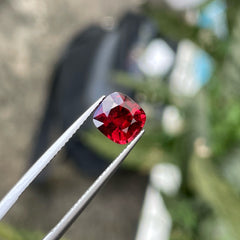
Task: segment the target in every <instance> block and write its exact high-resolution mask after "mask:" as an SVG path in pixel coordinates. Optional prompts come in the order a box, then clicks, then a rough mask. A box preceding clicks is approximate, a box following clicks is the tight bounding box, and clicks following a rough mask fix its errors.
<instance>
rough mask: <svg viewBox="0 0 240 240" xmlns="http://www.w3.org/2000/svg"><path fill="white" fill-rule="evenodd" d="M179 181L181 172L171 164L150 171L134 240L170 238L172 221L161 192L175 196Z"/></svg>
mask: <svg viewBox="0 0 240 240" xmlns="http://www.w3.org/2000/svg"><path fill="white" fill-rule="evenodd" d="M181 180H182V177H181V172H180V170H179V168H178V167H177V166H175V165H173V164H170V163H161V164H158V165H156V166H155V167H154V168H153V169H152V171H151V174H150V184H149V185H148V187H147V190H146V194H145V199H144V203H143V209H142V215H141V219H140V222H139V226H138V231H137V235H136V238H135V240H168V239H169V238H170V233H171V227H172V219H171V216H170V214H169V213H168V210H167V208H166V206H165V204H164V201H163V198H162V197H161V192H163V193H165V194H167V195H169V196H173V195H175V194H176V193H177V191H178V190H179V188H180V185H181Z"/></svg>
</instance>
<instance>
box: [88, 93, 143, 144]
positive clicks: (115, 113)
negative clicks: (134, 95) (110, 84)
mask: <svg viewBox="0 0 240 240" xmlns="http://www.w3.org/2000/svg"><path fill="white" fill-rule="evenodd" d="M145 121H146V114H145V112H144V111H143V110H142V108H141V107H140V106H139V105H138V104H137V103H136V102H134V101H133V100H132V99H131V98H130V97H128V96H126V95H124V94H122V93H119V92H114V93H112V94H110V95H108V96H107V97H106V98H105V99H104V100H103V101H102V103H101V104H100V105H99V106H98V108H97V109H96V111H95V113H94V115H93V122H94V124H95V126H96V127H97V128H98V129H99V130H100V131H101V132H102V133H103V134H104V135H105V136H107V137H108V138H109V139H111V140H112V141H113V142H115V143H119V144H126V143H129V142H131V141H132V140H133V139H134V138H135V137H136V136H137V135H138V133H139V132H140V131H141V130H142V128H143V126H144V124H145Z"/></svg>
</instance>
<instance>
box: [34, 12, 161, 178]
mask: <svg viewBox="0 0 240 240" xmlns="http://www.w3.org/2000/svg"><path fill="white" fill-rule="evenodd" d="M142 28H145V29H147V31H146V33H145V35H144V36H145V38H146V39H147V41H148V40H149V41H150V40H151V39H152V38H154V37H155V36H156V34H157V31H156V28H155V25H154V24H153V23H152V22H151V21H150V20H149V19H148V18H146V17H144V16H142V15H137V14H133V13H128V14H126V15H125V16H124V17H123V18H122V20H121V21H120V23H119V25H118V27H117V28H115V29H114V30H112V31H107V30H104V29H102V28H101V27H99V26H90V27H88V28H87V29H85V30H84V31H82V32H81V33H79V34H77V36H76V37H75V38H74V39H73V40H72V41H71V42H70V43H69V45H68V47H67V49H66V50H65V52H64V54H63V55H62V57H61V58H60V60H59V61H58V63H57V64H56V66H55V69H54V71H53V75H52V79H51V82H50V85H51V86H50V93H49V97H48V99H47V103H46V108H45V111H44V115H43V118H42V122H41V125H40V127H39V129H38V133H37V135H36V141H35V145H34V148H33V152H32V155H31V159H30V160H31V163H33V162H35V161H36V159H38V158H39V157H40V156H41V154H42V153H43V152H44V151H45V150H46V149H47V148H48V147H49V144H50V142H49V141H50V136H51V133H52V132H53V131H54V130H58V132H60V133H62V132H63V131H64V130H66V129H67V128H68V127H69V126H70V125H71V124H72V123H73V122H74V121H75V120H76V119H77V118H78V117H79V115H80V114H82V113H83V111H84V110H86V109H87V108H88V107H89V106H90V105H91V104H92V103H93V102H95V101H96V99H98V98H99V97H100V96H102V95H104V94H105V95H107V94H110V93H112V92H114V91H120V92H124V93H126V94H127V95H129V96H132V95H133V94H134V92H133V91H132V90H131V89H126V88H124V87H123V86H121V85H118V84H116V83H115V82H114V81H113V79H112V77H113V76H112V73H113V71H115V70H118V71H119V70H120V71H128V72H129V66H128V61H127V58H128V55H129V52H130V50H131V49H132V48H133V47H134V45H135V44H136V43H137V42H138V41H139V32H140V30H141V29H142ZM147 34H148V35H147ZM89 127H90V126H88V125H86V124H85V128H89ZM65 150H66V153H67V157H68V158H69V159H71V160H73V161H74V163H75V164H76V165H77V166H78V167H79V169H81V170H82V171H83V172H84V173H87V174H89V175H96V174H99V173H100V172H102V171H103V169H105V167H106V165H107V163H106V161H105V159H103V158H102V157H100V156H99V155H97V154H96V153H95V152H93V151H92V150H90V149H88V148H87V147H86V146H85V145H83V144H82V142H81V140H80V138H79V136H77V135H75V136H74V137H73V138H72V139H71V140H70V141H69V143H68V144H67V145H66V148H65ZM45 175H46V174H43V175H42V176H41V177H40V178H39V180H40V179H44V176H45Z"/></svg>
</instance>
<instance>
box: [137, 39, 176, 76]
mask: <svg viewBox="0 0 240 240" xmlns="http://www.w3.org/2000/svg"><path fill="white" fill-rule="evenodd" d="M174 58H175V53H174V51H173V50H172V49H171V48H170V46H169V45H168V44H167V43H166V42H165V41H164V40H162V39H155V40H153V41H151V42H150V44H149V45H148V46H147V48H146V49H145V51H144V52H143V54H142V56H141V57H140V58H139V59H138V61H137V63H138V67H139V69H140V70H141V71H142V72H143V73H144V74H146V75H147V76H150V77H159V76H164V75H165V74H167V73H168V71H169V70H170V68H171V67H172V65H173V63H174Z"/></svg>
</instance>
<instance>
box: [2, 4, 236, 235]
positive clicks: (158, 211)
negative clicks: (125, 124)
mask: <svg viewBox="0 0 240 240" xmlns="http://www.w3.org/2000/svg"><path fill="white" fill-rule="evenodd" d="M239 13H240V2H239V1H237V0H191V1H190V0H181V1H179V0H149V1H144V0H128V1H126V0H122V1H121V2H120V1H110V0H92V1H85V0H78V1H77V0H69V1H65V0H60V1H46V0H44V1H37V0H8V1H6V0H0V103H1V104H0V132H1V134H0V198H2V197H3V196H4V195H5V194H6V193H7V191H8V190H9V189H10V188H11V187H12V186H13V185H14V184H15V183H16V181H17V180H18V179H19V178H20V177H21V176H22V174H23V173H24V172H25V171H26V170H27V169H28V168H29V166H30V165H31V164H32V163H33V162H34V161H35V160H36V159H37V158H38V157H39V156H40V155H41V154H42V153H43V152H44V151H45V150H46V149H47V147H49V145H50V144H51V143H52V142H53V141H54V139H56V138H57V136H59V135H60V134H61V133H62V132H63V131H64V130H65V129H66V128H67V127H68V126H69V125H70V124H71V123H72V122H73V121H74V120H75V119H76V118H77V117H78V116H79V115H80V114H81V113H82V112H83V111H84V110H85V109H86V108H88V107H89V106H90V104H91V103H93V102H94V101H95V100H96V99H97V98H98V97H99V96H101V95H103V94H109V93H111V92H114V91H121V92H123V93H126V94H128V95H129V96H131V97H132V98H133V99H135V100H136V101H137V102H138V103H139V104H140V105H141V107H142V108H143V109H144V111H145V112H146V115H147V122H146V126H145V129H146V133H145V134H144V136H143V138H142V139H141V141H140V142H139V143H138V144H137V146H136V147H135V149H134V150H133V151H132V152H131V154H130V155H129V156H128V158H127V159H126V160H125V162H124V164H123V166H122V167H121V169H120V170H119V171H118V172H117V173H116V174H115V175H114V176H113V178H112V179H111V181H110V182H109V183H108V184H107V185H106V186H105V187H104V189H103V190H102V191H101V192H100V193H99V194H98V195H97V196H96V198H95V199H94V200H93V202H92V203H91V204H90V206H89V207H88V208H87V209H86V210H85V211H84V212H83V214H82V215H81V216H80V217H79V219H78V220H77V221H76V222H75V223H74V225H73V226H72V227H71V228H70V229H69V231H68V232H67V233H66V234H65V239H69V240H74V239H86V240H93V239H106V240H108V239H115V240H118V239H119V240H120V239H126V240H128V239H129V240H130V239H135V240H141V239H144V240H157V239H159V240H160V239H161V240H170V239H171V240H183V239H184V240H196V239H197V240H210V239H211V240H238V239H240V237H239V236H240V228H239V222H240V175H239V172H240V161H239V158H240V151H239V149H238V147H239V143H240V81H239V72H240V70H239V69H240V60H239V59H240V45H239V42H240V14H239ZM124 147H125V146H121V145H117V144H115V143H112V142H111V141H110V140H108V139H107V138H105V137H104V136H103V135H102V134H101V133H100V132H99V131H97V130H96V129H95V128H94V127H93V124H92V121H91V120H90V121H89V122H87V123H86V124H85V127H84V128H83V129H81V131H79V132H78V133H77V134H76V135H74V137H73V139H72V140H71V141H70V142H69V143H68V145H67V146H66V147H65V148H64V150H63V151H61V153H60V154H59V155H58V156H57V157H56V158H55V160H54V161H53V163H52V164H50V166H49V167H48V168H47V169H46V170H45V171H44V172H43V174H41V175H40V177H39V178H38V179H37V180H36V181H35V182H34V183H33V184H32V185H31V186H30V188H29V189H28V190H27V191H26V192H25V193H24V194H23V196H22V197H21V198H20V199H19V201H18V202H17V204H16V205H15V206H14V207H13V208H12V209H11V211H10V212H9V213H8V214H7V216H6V217H5V218H4V219H3V221H2V222H1V223H0V240H22V239H25V240H26V239H29V240H30V239H41V237H42V236H44V234H46V233H47V232H48V231H49V230H50V229H51V228H52V227H53V226H54V225H55V224H56V223H57V221H59V219H60V218H61V217H62V216H63V215H64V213H65V212H66V211H67V210H68V209H69V208H70V207H71V206H72V204H73V203H75V201H76V200H77V199H78V198H79V197H80V195H81V194H82V193H83V192H84V191H85V190H86V189H87V188H88V187H89V185H90V184H91V183H92V181H93V180H94V179H95V178H96V176H97V175H98V174H99V173H100V172H101V171H102V170H103V169H104V168H105V167H106V166H107V165H108V163H109V162H110V161H111V160H113V159H114V157H116V156H117V155H118V154H119V153H120V151H121V150H122V149H123V148H124Z"/></svg>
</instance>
